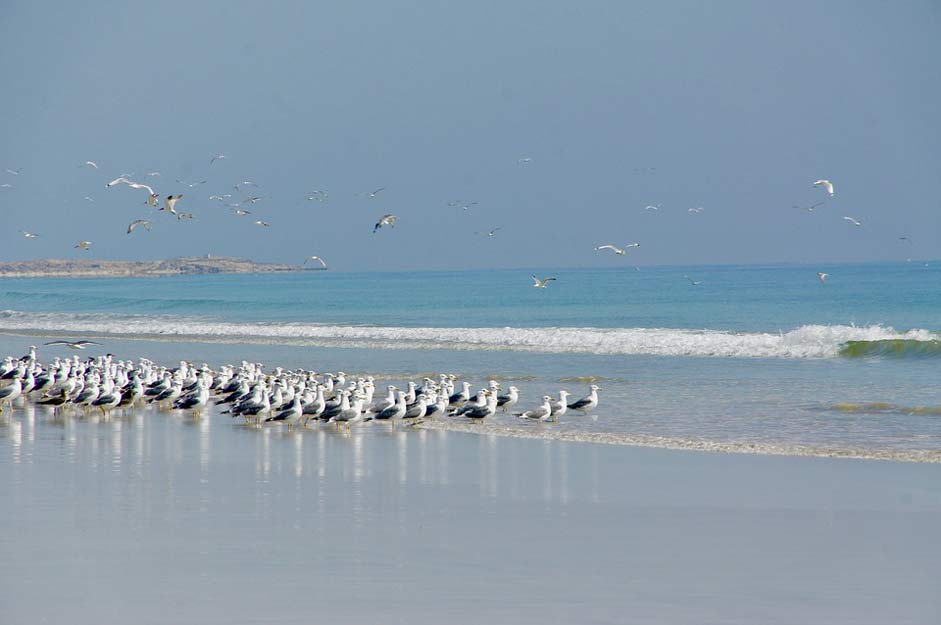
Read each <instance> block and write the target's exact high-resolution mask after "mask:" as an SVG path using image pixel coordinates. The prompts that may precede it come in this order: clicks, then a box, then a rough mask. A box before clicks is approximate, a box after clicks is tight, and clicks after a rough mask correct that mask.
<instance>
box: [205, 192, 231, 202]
mask: <svg viewBox="0 0 941 625" xmlns="http://www.w3.org/2000/svg"><path fill="white" fill-rule="evenodd" d="M230 197H232V194H231V193H223V194H222V195H210V196H209V199H210V201H211V200H218V201H220V202H224V201H226V200H227V199H229V198H230Z"/></svg>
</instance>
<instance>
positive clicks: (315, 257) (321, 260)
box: [304, 256, 327, 269]
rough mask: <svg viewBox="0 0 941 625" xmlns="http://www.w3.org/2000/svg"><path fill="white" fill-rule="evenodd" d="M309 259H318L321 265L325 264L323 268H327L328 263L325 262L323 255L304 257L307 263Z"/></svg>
mask: <svg viewBox="0 0 941 625" xmlns="http://www.w3.org/2000/svg"><path fill="white" fill-rule="evenodd" d="M309 260H316V261H317V262H319V263H320V264H321V265H323V268H324V269H326V268H327V263H325V262H324V261H323V259H322V258H321V257H319V256H308V257H307V258H305V259H304V264H305V265H306V264H307V261H309Z"/></svg>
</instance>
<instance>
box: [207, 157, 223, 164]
mask: <svg viewBox="0 0 941 625" xmlns="http://www.w3.org/2000/svg"><path fill="white" fill-rule="evenodd" d="M224 158H225V154H216V155H215V156H213V157H212V158H211V159H209V164H210V165H212V164H213V163H215V162H216V161H221V160H222V159H224Z"/></svg>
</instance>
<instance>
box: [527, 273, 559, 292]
mask: <svg viewBox="0 0 941 625" xmlns="http://www.w3.org/2000/svg"><path fill="white" fill-rule="evenodd" d="M531 277H532V279H533V288H536V289H544V288H546V287H547V286H549V282H551V281H553V280H555V278H537V277H536V276H531Z"/></svg>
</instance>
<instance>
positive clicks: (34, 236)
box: [20, 230, 39, 239]
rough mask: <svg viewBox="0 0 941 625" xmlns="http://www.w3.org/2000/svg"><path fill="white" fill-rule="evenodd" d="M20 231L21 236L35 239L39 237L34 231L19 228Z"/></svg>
mask: <svg viewBox="0 0 941 625" xmlns="http://www.w3.org/2000/svg"><path fill="white" fill-rule="evenodd" d="M20 232H22V233H23V236H24V237H26V238H27V239H36V238H38V237H39V235H38V234H36V233H35V232H26V231H25V230H20Z"/></svg>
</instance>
